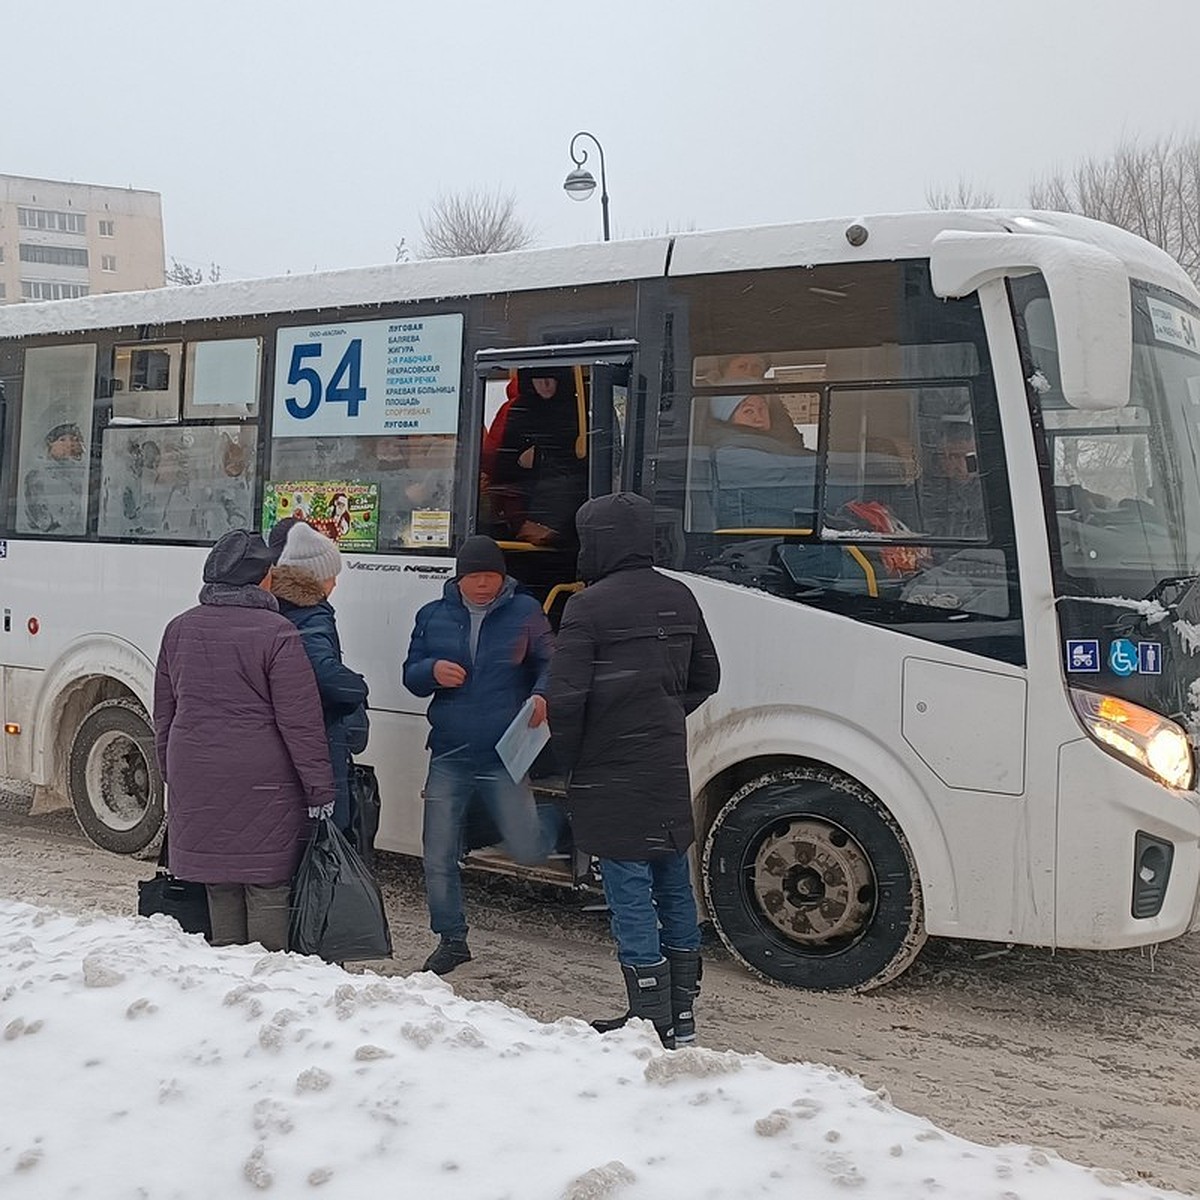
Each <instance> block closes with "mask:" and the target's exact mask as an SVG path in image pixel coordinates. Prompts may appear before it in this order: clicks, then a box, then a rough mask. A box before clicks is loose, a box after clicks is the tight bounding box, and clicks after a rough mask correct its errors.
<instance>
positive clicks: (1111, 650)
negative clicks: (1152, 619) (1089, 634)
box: [1067, 638, 1162, 678]
mask: <svg viewBox="0 0 1200 1200" xmlns="http://www.w3.org/2000/svg"><path fill="white" fill-rule="evenodd" d="M1103 663H1104V660H1103V659H1102V657H1101V650H1100V639H1099V638H1068V639H1067V670H1068V671H1069V672H1070V673H1071V674H1073V675H1099V674H1100V672H1101V671H1102V670H1103ZM1108 669H1109V670H1110V671H1111V672H1112V673H1113V674H1114V675H1118V676H1120V677H1121V678H1125V677H1126V676H1128V675H1161V674H1162V642H1135V641H1133V640H1132V639H1130V638H1116V639H1114V640H1113V641H1112V642H1110V643H1109V646H1108Z"/></svg>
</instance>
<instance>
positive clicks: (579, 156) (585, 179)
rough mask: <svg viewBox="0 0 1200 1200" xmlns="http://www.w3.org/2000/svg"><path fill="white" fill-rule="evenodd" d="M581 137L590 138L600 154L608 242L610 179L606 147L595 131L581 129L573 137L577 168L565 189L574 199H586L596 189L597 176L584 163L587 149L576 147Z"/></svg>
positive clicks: (572, 155)
mask: <svg viewBox="0 0 1200 1200" xmlns="http://www.w3.org/2000/svg"><path fill="white" fill-rule="evenodd" d="M580 138H590V139H591V141H592V144H593V145H594V146H595V147H596V150H597V151H598V152H599V154H600V211H601V214H602V215H603V217H604V240H605V241H606V242H607V241H608V240H609V237H608V180H607V179H606V178H605V176H604V147H603V146H601V145H600V142H599V140H598V139H597V137H596V135H595V134H594V133H588V132H587V130H585V129H581V130H580V131H579V132H578V133H577V134H576V135H575V136H574V137H573V138H572V139H571V161H572V162H573V163H574V164H575V169H574V170H573V171H572V172H571V173H570V174H569V175H568V176H567V178H566V179H565V180H564V181H563V191H565V192H566V193H567V195H568V196H570V197H571V199H572V200H586V199H587V198H588V197H589V196H590V195H591V194H592V193H593V192H594V191H595V190H596V177H595V176H594V175H593V174H592V173H591V171H589V170H587V168H586V167H584V165H583V164H584V163H585V162H587V157H588V152H587V150H586V149H584V148H583V147H580V148H579V150H578V151H576V149H575V143H576V142H578V141H579V139H580Z"/></svg>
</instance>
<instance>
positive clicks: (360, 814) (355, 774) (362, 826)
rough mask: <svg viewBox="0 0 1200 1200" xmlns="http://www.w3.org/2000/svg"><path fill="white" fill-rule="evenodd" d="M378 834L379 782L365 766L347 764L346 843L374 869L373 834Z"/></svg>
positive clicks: (371, 869) (373, 772) (368, 868)
mask: <svg viewBox="0 0 1200 1200" xmlns="http://www.w3.org/2000/svg"><path fill="white" fill-rule="evenodd" d="M378 832H379V779H378V777H377V776H376V774H375V768H374V767H370V766H368V765H367V764H366V763H356V762H352V763H351V764H350V832H349V834H348V837H349V841H350V844H351V845H352V846H353V847H354V848H355V850H357V851H358V856H359V858H361V859H362V860H363V862H364V863H365V864H366V866H367V870H369V871H374V870H375V835H376V834H377V833H378Z"/></svg>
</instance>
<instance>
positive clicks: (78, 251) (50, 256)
mask: <svg viewBox="0 0 1200 1200" xmlns="http://www.w3.org/2000/svg"><path fill="white" fill-rule="evenodd" d="M20 254H21V261H22V262H25V263H48V264H49V265H50V266H52V267H86V266H87V265H88V252H87V251H86V250H85V249H83V248H82V247H79V246H27V245H26V244H25V243H24V242H22V243H21V246H20Z"/></svg>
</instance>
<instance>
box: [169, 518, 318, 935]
mask: <svg viewBox="0 0 1200 1200" xmlns="http://www.w3.org/2000/svg"><path fill="white" fill-rule="evenodd" d="M272 561H273V556H272V554H271V551H270V550H269V549H268V547H267V545H266V543H265V542H264V541H263V540H262V538H261V537H260V536H259V535H258V534H256V533H250V532H248V531H247V530H244V529H235V530H233V531H232V532H231V533H227V534H225V536H224V537H223V538H221V540H220V541H218V542H217V544H216V545H215V546H213V548H212V551H211V552H210V553H209V556H208V558H207V559H206V560H205V563H204V586H203V587H202V588H201V589H200V603H199V605H198V606H197V607H195V608H190V609H188V611H187V612H185V613H181V614H180V615H179V616H177V617H175V618H174V620H172V621H171V622H170V623H169V624H168V625H167V628H166V630H165V631H164V633H163V638H162V646H161V648H160V650H159V654H158V669H157V672H156V674H155V678H154V739H155V746H156V750H157V754H158V765H159V770H160V771H161V772H162V777H163V779H164V780H165V781H166V784H167V789H168V807H167V857H168V866H169V867H170V869H171V871H172V873H173V874H175V875H177V876H178V877H179V878H180V879H188V880H192V881H194V882H197V883H203V884H205V885H206V888H207V891H208V906H209V914H210V916H211V919H212V934H213V936H212V941H213V945H216V946H227V945H233V944H244V943H249V942H259V943H261V944H262V945H263V946H264V947H265V948H266V949H268V950H283V949H285V948H286V946H287V938H288V899H289V892H290V889H291V880H292V876H293V875H294V874H295V872H296V867H297V866H298V865H299V862H300V855H301V853H302V851H303V849H304V843H305V840H306V838H307V835H308V831H309V819H310V818H313V817H318V816H328V815H329V814H330V813H332V811H333V798H334V791H333V774H332V771H331V769H330V765H329V748H328V745H327V743H326V740H325V725H324V722H323V720H322V717H321V700H320V696H319V695H318V693H317V683H316V680H315V678H314V677H313V671H312V667H311V666H310V665H309V661H308V655H307V654H305V652H304V645H303V643H302V642H301V640H300V634H299V632H298V630H297V629H296V627H295V626H294V625H293V624H292V623H291V622H290V621H288V620H286V619H285V618H284V617H282V616H280V615H279V606H278V604H277V603H276V600H275V597H274V596H272V595H271V593H270V592H269V591H268V590H267V587H268V586H269V582H270V574H271V566H272Z"/></svg>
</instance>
